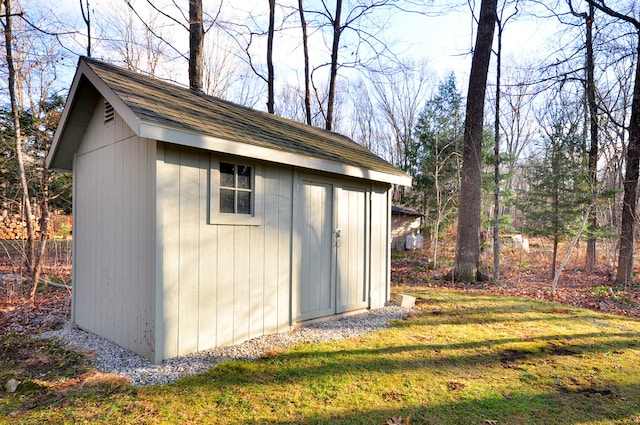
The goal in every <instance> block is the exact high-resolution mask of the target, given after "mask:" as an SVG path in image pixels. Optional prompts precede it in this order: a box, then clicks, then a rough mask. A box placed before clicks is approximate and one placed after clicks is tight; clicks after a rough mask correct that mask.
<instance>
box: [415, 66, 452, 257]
mask: <svg viewBox="0 0 640 425" xmlns="http://www.w3.org/2000/svg"><path fill="white" fill-rule="evenodd" d="M462 108H463V99H462V95H461V94H460V92H459V91H458V89H457V87H456V79H455V76H454V75H453V74H450V75H449V77H447V79H445V80H444V81H442V82H440V84H439V85H438V92H437V93H436V94H435V95H434V96H433V98H431V99H430V100H429V101H427V103H426V105H425V108H424V110H423V111H422V113H421V114H420V116H419V117H418V122H417V124H416V132H415V136H416V137H415V141H413V143H410V144H408V151H407V152H406V156H407V159H408V161H407V162H408V163H409V164H412V166H411V167H410V168H409V170H407V171H408V172H409V173H410V174H411V175H412V176H413V178H414V185H413V190H412V197H411V198H412V201H413V202H412V203H413V205H414V206H415V207H417V208H418V209H420V211H421V212H423V213H424V214H425V216H426V217H427V219H428V220H429V222H430V223H433V229H432V237H433V247H434V250H433V261H434V264H435V262H436V260H437V242H438V237H439V232H440V225H441V224H443V223H444V224H446V223H449V222H450V220H451V219H452V218H453V215H454V212H455V211H456V208H457V205H458V191H459V188H460V164H461V149H462V141H463V138H462V136H463V134H464V122H463V118H462Z"/></svg>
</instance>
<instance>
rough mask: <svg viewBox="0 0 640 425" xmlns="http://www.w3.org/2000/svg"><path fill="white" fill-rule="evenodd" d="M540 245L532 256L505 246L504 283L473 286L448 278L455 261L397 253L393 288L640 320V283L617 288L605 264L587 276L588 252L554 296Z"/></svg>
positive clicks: (576, 256) (569, 267)
mask: <svg viewBox="0 0 640 425" xmlns="http://www.w3.org/2000/svg"><path fill="white" fill-rule="evenodd" d="M535 245H536V246H535V247H534V248H532V249H531V250H530V251H529V252H523V251H522V250H520V249H517V248H512V247H506V248H505V249H503V251H502V259H501V279H500V281H499V282H478V283H474V284H468V283H464V282H453V281H451V280H447V279H445V278H444V276H446V275H447V272H448V271H449V270H450V269H451V265H450V262H449V261H446V260H443V263H441V264H439V265H438V266H437V267H433V265H432V263H431V262H430V255H429V253H428V252H427V251H426V250H421V251H412V252H405V253H395V254H394V255H393V257H392V263H391V284H392V286H408V287H429V288H450V289H461V290H465V291H478V292H485V293H490V294H497V295H512V296H521V297H527V298H533V299H536V300H547V301H556V302H560V303H563V304H568V305H572V306H576V307H582V308H588V309H591V310H597V311H603V312H607V313H613V314H620V315H623V316H630V317H640V280H639V281H635V282H634V284H631V285H616V284H614V283H613V280H614V275H613V271H612V268H607V267H605V266H604V265H601V268H600V269H599V270H596V271H594V272H592V273H587V272H585V271H584V269H583V267H582V266H583V264H584V261H583V260H582V258H583V253H582V252H581V251H580V250H578V251H576V252H575V253H574V254H573V255H572V260H571V261H569V262H568V265H567V267H566V268H565V270H564V271H563V272H562V275H561V278H560V281H559V284H558V288H557V289H556V291H555V292H552V291H551V284H552V279H551V278H550V277H549V269H548V264H549V262H550V255H551V252H550V251H549V249H548V248H549V247H547V246H545V241H544V240H541V241H538V242H537V243H535ZM583 245H584V244H583ZM449 254H450V256H452V255H453V254H452V253H449ZM561 254H562V255H564V254H565V252H564V251H563V252H561Z"/></svg>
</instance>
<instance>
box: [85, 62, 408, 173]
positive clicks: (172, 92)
mask: <svg viewBox="0 0 640 425" xmlns="http://www.w3.org/2000/svg"><path fill="white" fill-rule="evenodd" d="M81 60H82V61H85V62H86V64H87V65H88V66H89V67H90V69H91V70H92V71H93V72H95V74H96V75H97V76H99V77H100V79H101V80H102V81H104V83H105V84H106V85H107V86H108V87H109V88H110V89H111V90H112V91H113V92H114V93H115V94H116V95H117V96H118V97H119V98H120V99H121V100H122V101H123V102H124V103H125V105H126V106H127V107H128V108H130V109H131V110H132V111H133V112H134V113H135V114H136V115H137V116H138V117H139V118H140V119H141V120H144V121H148V122H155V123H158V124H160V125H164V126H168V127H172V128H176V129H180V130H185V131H189V132H194V133H200V134H204V135H207V136H212V137H217V138H221V139H225V140H229V141H234V142H239V143H246V144H251V145H256V146H260V147H264V148H268V149H275V150H279V151H284V152H289V153H294V154H302V155H306V156H309V157H313V158H319V159H323V160H330V161H335V162H338V163H341V164H347V165H350V166H355V167H359V168H364V169H369V170H373V171H377V172H382V173H387V174H391V175H396V176H406V174H405V173H404V172H402V171H401V170H399V169H397V168H395V167H394V166H393V165H391V164H389V163H388V162H387V161H385V160H384V159H382V158H380V157H378V156H377V155H375V154H373V153H372V152H371V151H369V150H368V149H366V148H364V147H362V146H360V145H359V144H357V143H356V142H354V141H353V140H351V139H350V138H348V137H346V136H343V135H341V134H338V133H335V132H331V131H327V130H323V129H320V128H316V127H312V126H309V125H306V124H302V123H299V122H297V121H293V120H289V119H286V118H281V117H278V116H276V115H273V114H268V113H266V112H262V111H258V110H255V109H251V108H248V107H245V106H241V105H237V104H234V103H232V102H228V101H225V100H222V99H220V98H217V97H213V96H209V95H206V94H203V93H198V92H195V91H193V90H190V89H188V88H184V87H181V86H178V85H175V84H171V83H168V82H165V81H162V80H159V79H156V78H152V77H148V76H145V75H142V74H139V73H136V72H133V71H130V70H127V69H124V68H120V67H117V66H114V65H111V64H107V63H105V62H101V61H98V60H95V59H89V58H82V59H81Z"/></svg>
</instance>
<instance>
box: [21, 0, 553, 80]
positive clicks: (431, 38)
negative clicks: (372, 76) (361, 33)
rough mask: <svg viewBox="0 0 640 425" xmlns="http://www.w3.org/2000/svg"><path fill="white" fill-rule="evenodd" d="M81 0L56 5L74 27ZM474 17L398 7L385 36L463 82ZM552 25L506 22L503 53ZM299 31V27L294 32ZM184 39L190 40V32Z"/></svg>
mask: <svg viewBox="0 0 640 425" xmlns="http://www.w3.org/2000/svg"><path fill="white" fill-rule="evenodd" d="M32 1H36V2H37V3H40V4H41V5H43V6H45V7H49V5H50V2H49V1H46V0H32ZM79 1H80V0H58V2H57V4H56V10H59V11H60V13H63V14H65V15H66V16H67V17H68V19H71V20H73V21H75V22H76V27H78V28H83V26H84V25H83V22H82V18H81V15H80V8H79ZM156 1H157V2H160V1H166V0H156ZM287 1H288V2H292V3H294V4H295V3H296V2H295V1H292V0H283V1H282V2H287ZM311 1H313V0H311ZM89 2H90V5H91V7H92V9H93V10H94V19H99V18H100V17H102V16H104V14H105V12H104V11H105V8H108V9H110V8H113V7H114V5H117V4H118V3H120V4H121V5H122V8H124V9H126V8H127V6H126V3H125V0H89ZM145 3H146V2H145V1H144V0H134V4H136V5H137V6H136V7H141V5H144V4H145ZM177 3H179V4H181V3H184V4H185V7H186V3H187V2H186V1H185V0H182V1H180V0H178V1H177ZM205 3H207V1H205ZM262 3H264V5H262ZM279 3H280V2H279ZM330 3H331V1H330ZM477 3H479V2H477ZM266 4H267V2H266V1H264V2H256V1H255V0H235V1H233V2H231V1H229V0H226V1H225V3H224V9H223V11H224V13H225V14H227V18H229V19H231V17H232V15H231V14H232V13H233V12H230V6H232V7H234V8H237V9H239V10H253V11H254V14H256V15H258V16H260V15H264V16H265V17H266ZM205 7H206V5H205ZM238 13H241V12H238ZM471 19H472V18H471V14H470V11H469V9H468V8H460V9H459V11H457V12H448V13H447V14H443V15H440V16H436V15H433V14H431V15H430V16H425V15H424V14H417V13H400V12H396V13H394V14H392V15H390V16H389V22H388V23H387V25H386V27H385V29H384V37H385V39H386V40H389V41H390V42H392V43H393V44H394V47H395V50H396V51H399V52H401V53H400V55H401V56H402V57H406V58H412V59H417V60H419V59H426V60H427V61H428V62H429V65H430V67H431V69H433V71H434V72H435V74H436V76H437V78H438V79H440V80H441V79H444V78H445V77H446V76H447V75H448V74H449V73H450V72H454V73H455V74H456V76H457V77H458V80H459V81H465V80H466V78H467V75H468V72H469V69H470V64H471V55H470V54H469V52H470V51H471V48H472V46H473V43H474V38H475V34H474V33H473V30H474V27H475V25H473V23H472V20H471ZM100 24H101V23H100V22H95V23H94V25H100ZM554 28H555V22H553V21H551V20H544V21H543V20H533V19H529V20H527V19H525V18H522V17H520V18H519V19H518V21H517V22H515V21H512V23H508V24H507V26H506V27H505V31H504V37H503V46H504V52H505V56H506V57H525V58H530V57H532V56H535V55H537V54H538V51H539V50H540V49H542V48H543V47H544V43H545V40H546V39H547V37H548V36H549V35H550V34H551V33H553V31H554V30H555V29H554ZM175 31H176V33H180V34H181V33H182V32H183V31H182V30H179V29H176V30H175ZM94 32H95V29H94ZM297 32H298V30H297V29H296V34H297ZM181 38H182V39H184V40H185V42H186V37H181ZM277 43H279V44H276V47H277V49H278V52H279V54H278V53H276V54H277V57H276V67H278V68H280V71H281V72H282V70H283V69H292V70H293V69H297V70H298V71H297V72H300V71H299V70H300V69H301V57H300V56H301V55H300V54H292V52H293V50H294V49H295V48H297V46H298V45H299V41H298V40H288V39H287V37H286V36H283V37H280V39H279V40H277ZM319 48H320V47H319Z"/></svg>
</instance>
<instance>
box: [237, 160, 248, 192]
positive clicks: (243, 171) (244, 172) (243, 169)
mask: <svg viewBox="0 0 640 425" xmlns="http://www.w3.org/2000/svg"><path fill="white" fill-rule="evenodd" d="M238 187H239V188H241V189H251V167H247V166H246V165H238Z"/></svg>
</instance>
